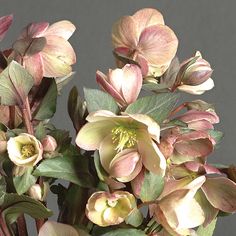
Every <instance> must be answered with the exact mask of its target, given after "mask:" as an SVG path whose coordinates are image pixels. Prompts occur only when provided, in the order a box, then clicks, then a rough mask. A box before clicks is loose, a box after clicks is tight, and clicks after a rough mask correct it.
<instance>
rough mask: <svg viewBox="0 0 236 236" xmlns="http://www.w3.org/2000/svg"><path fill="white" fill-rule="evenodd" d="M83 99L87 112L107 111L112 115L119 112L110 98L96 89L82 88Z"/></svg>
mask: <svg viewBox="0 0 236 236" xmlns="http://www.w3.org/2000/svg"><path fill="white" fill-rule="evenodd" d="M84 97H85V101H86V104H87V109H88V112H89V113H90V112H94V111H99V110H108V111H111V112H113V113H117V112H118V111H119V107H118V105H117V103H116V101H115V100H114V98H113V97H112V96H110V95H109V94H108V93H105V92H103V91H100V90H98V89H89V88H84Z"/></svg>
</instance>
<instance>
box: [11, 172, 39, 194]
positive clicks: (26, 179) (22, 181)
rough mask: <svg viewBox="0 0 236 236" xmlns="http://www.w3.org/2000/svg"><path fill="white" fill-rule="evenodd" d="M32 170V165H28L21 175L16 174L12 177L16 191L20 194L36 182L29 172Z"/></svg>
mask: <svg viewBox="0 0 236 236" xmlns="http://www.w3.org/2000/svg"><path fill="white" fill-rule="evenodd" d="M32 171H33V168H32V167H28V169H27V170H26V172H25V173H24V174H23V175H22V176H16V177H14V178H13V183H14V186H15V189H16V192H17V193H18V194H19V195H21V194H23V193H25V192H27V191H28V189H29V188H30V187H31V186H32V185H33V184H35V183H36V181H37V178H36V177H35V176H33V175H32V174H31V173H32Z"/></svg>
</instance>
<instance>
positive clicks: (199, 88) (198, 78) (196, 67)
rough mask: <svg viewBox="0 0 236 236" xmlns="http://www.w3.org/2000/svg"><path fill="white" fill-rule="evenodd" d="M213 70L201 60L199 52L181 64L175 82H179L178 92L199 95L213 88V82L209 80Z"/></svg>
mask: <svg viewBox="0 0 236 236" xmlns="http://www.w3.org/2000/svg"><path fill="white" fill-rule="evenodd" d="M212 72H213V70H212V69H211V66H210V64H209V63H208V62H207V61H206V60H204V59H203V58H202V55H201V53H200V52H197V53H196V55H195V56H194V57H192V58H190V59H188V60H187V61H185V62H183V63H182V65H181V68H180V70H179V73H178V75H177V80H178V81H180V85H179V86H178V87H177V88H178V90H180V91H183V92H186V93H190V94H196V95H200V94H203V93H204V92H205V91H207V90H211V89H212V88H213V87H214V81H213V80H212V79H211V78H210V76H211V75H212Z"/></svg>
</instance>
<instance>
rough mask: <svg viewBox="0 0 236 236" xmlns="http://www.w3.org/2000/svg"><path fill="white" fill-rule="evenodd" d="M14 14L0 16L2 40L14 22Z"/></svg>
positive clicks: (0, 39) (0, 36)
mask: <svg viewBox="0 0 236 236" xmlns="http://www.w3.org/2000/svg"><path fill="white" fill-rule="evenodd" d="M12 20H13V15H8V16H2V17H0V41H2V39H3V38H4V37H5V35H6V33H7V31H8V29H9V27H10V26H11V24H12Z"/></svg>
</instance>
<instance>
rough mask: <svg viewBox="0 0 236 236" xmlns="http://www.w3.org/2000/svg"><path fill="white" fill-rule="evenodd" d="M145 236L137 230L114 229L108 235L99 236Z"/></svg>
mask: <svg viewBox="0 0 236 236" xmlns="http://www.w3.org/2000/svg"><path fill="white" fill-rule="evenodd" d="M131 235H132V236H146V234H145V233H144V232H143V231H141V230H137V229H116V230H112V231H110V232H108V233H105V234H101V236H131Z"/></svg>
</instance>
